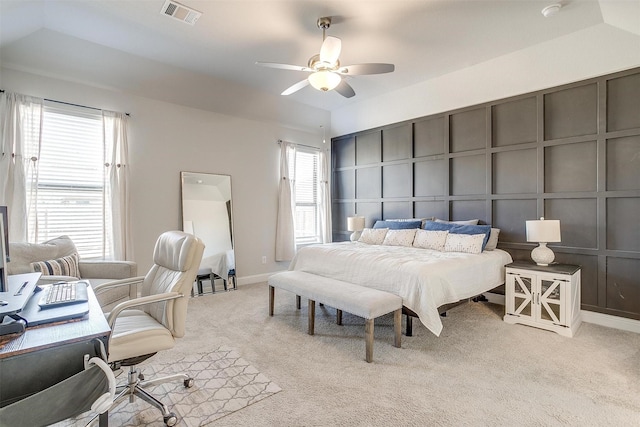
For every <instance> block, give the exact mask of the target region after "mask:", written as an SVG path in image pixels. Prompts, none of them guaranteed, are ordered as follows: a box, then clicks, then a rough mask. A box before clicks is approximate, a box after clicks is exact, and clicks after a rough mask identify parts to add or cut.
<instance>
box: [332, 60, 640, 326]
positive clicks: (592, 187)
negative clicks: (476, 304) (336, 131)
mask: <svg viewBox="0 0 640 427" xmlns="http://www.w3.org/2000/svg"><path fill="white" fill-rule="evenodd" d="M332 148H333V149H332V156H333V158H332V171H333V176H332V190H333V191H332V199H333V207H332V209H333V227H334V230H333V238H334V240H335V241H341V240H347V239H348V236H349V234H350V232H348V231H347V230H346V228H347V227H346V218H347V217H348V216H350V215H354V214H356V213H357V214H359V215H364V216H365V217H366V223H367V227H370V226H372V225H373V223H374V222H375V221H376V220H378V219H390V218H414V217H415V218H422V217H432V216H435V217H438V218H442V219H450V220H463V219H472V218H479V219H480V220H481V223H486V224H492V225H493V226H494V227H498V228H500V229H501V230H502V231H501V233H500V243H499V247H500V248H502V249H505V250H507V251H509V252H510V253H511V254H512V256H513V258H514V259H530V258H529V254H530V252H531V249H532V248H533V247H534V245H533V244H531V243H527V242H526V237H525V221H526V220H528V219H537V218H539V217H541V216H544V217H546V218H548V219H559V220H560V223H561V229H562V242H561V243H559V244H552V245H549V246H550V247H552V248H553V250H554V251H555V253H556V261H558V262H566V263H572V264H579V265H581V266H582V308H583V309H585V310H591V311H597V312H602V313H606V314H612V315H617V316H623V317H628V318H633V319H640V224H639V223H640V69H633V70H628V71H625V72H621V73H616V74H612V75H608V76H603V77H599V78H595V79H590V80H586V81H581V82H577V83H573V84H570V85H565V86H561V87H556V88H552V89H547V90H543V91H539V92H535V93H529V94H526V95H521V96H517V97H513V98H508V99H502V100H498V101H495V102H490V103H486V104H482V105H476V106H473V107H468V108H464V109H459V110H455V111H448V112H444V113H442V114H437V115H433V116H429V117H422V118H419V119H415V120H410V121H406V122H402V123H396V124H393V125H389V126H385V127H382V128H376V129H371V130H367V131H363V132H358V133H355V134H351V135H345V136H341V137H337V138H334V139H333V140H332Z"/></svg>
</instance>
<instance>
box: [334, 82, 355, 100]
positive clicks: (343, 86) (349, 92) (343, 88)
mask: <svg viewBox="0 0 640 427" xmlns="http://www.w3.org/2000/svg"><path fill="white" fill-rule="evenodd" d="M334 90H335V91H336V92H338V93H339V94H340V95H342V96H344V97H345V98H351V97H352V96H355V94H356V92H355V91H354V90H353V88H352V87H351V85H350V84H349V83H347V82H346V81H345V80H344V79H342V81H341V82H340V84H338V86H336V88H335V89H334Z"/></svg>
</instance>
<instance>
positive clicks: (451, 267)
mask: <svg viewBox="0 0 640 427" xmlns="http://www.w3.org/2000/svg"><path fill="white" fill-rule="evenodd" d="M511 261H512V259H511V256H510V255H509V254H508V253H507V252H505V251H503V250H500V249H495V250H493V251H485V252H482V253H481V254H466V253H459V252H439V251H435V250H431V249H421V248H413V247H403V246H386V245H367V244H365V243H359V242H341V243H328V244H323V245H315V246H307V247H304V248H301V249H300V250H299V251H298V253H297V254H296V256H295V257H294V259H293V260H292V261H291V264H290V266H289V269H290V270H301V271H305V272H308V273H313V274H317V275H320V276H325V277H332V278H334V279H338V280H343V281H345V282H350V283H355V284H358V285H362V286H369V287H372V288H376V289H380V290H383V291H387V292H391V293H394V294H396V295H399V296H401V297H402V300H403V305H404V306H405V307H407V308H409V309H410V310H412V311H414V312H415V313H416V314H417V315H418V317H419V318H420V321H421V322H422V323H423V324H424V325H425V326H426V327H427V328H428V329H429V330H430V331H431V332H433V333H434V334H435V335H436V336H439V335H440V332H441V331H442V321H441V320H440V315H439V314H438V307H440V306H441V305H444V304H449V303H453V302H457V301H459V300H461V299H464V298H470V297H473V296H476V295H478V294H481V293H482V292H486V291H488V290H490V289H493V288H495V287H496V286H499V285H501V284H502V283H504V277H505V276H504V266H505V265H506V264H509V263H510V262H511Z"/></svg>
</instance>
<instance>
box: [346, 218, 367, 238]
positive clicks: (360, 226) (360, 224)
mask: <svg viewBox="0 0 640 427" xmlns="http://www.w3.org/2000/svg"><path fill="white" fill-rule="evenodd" d="M347 230H348V231H353V233H351V241H352V242H355V241H357V240H358V239H359V238H360V234H362V230H364V217H363V216H349V217H347Z"/></svg>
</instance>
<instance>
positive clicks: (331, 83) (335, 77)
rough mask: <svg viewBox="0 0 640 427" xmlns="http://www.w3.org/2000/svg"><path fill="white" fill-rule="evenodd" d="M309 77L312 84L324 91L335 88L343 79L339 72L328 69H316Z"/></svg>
mask: <svg viewBox="0 0 640 427" xmlns="http://www.w3.org/2000/svg"><path fill="white" fill-rule="evenodd" d="M308 79H309V83H311V86H313V87H314V88H316V89H318V90H321V91H324V92H326V91H329V90H332V89H335V88H336V86H338V85H339V84H340V82H341V81H342V77H340V75H339V74H336V73H332V72H331V71H327V70H320V71H316V72H315V73H313V74H310V75H309V77H308Z"/></svg>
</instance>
